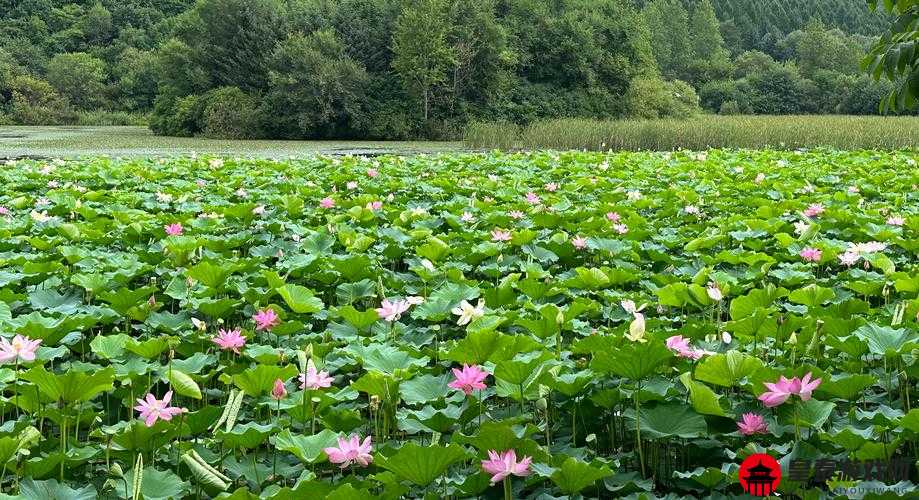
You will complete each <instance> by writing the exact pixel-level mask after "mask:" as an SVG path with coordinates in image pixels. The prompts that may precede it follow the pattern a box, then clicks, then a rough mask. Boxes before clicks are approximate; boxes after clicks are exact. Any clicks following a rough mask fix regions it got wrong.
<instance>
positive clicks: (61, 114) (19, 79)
mask: <svg viewBox="0 0 919 500" xmlns="http://www.w3.org/2000/svg"><path fill="white" fill-rule="evenodd" d="M9 88H10V106H9V108H10V113H9V114H10V116H11V117H12V119H13V120H14V121H15V122H16V123H19V124H22V125H67V124H71V123H73V122H74V121H75V119H76V117H75V115H74V113H73V111H72V110H71V109H70V106H69V104H68V103H67V100H66V99H64V98H63V97H61V96H60V95H58V94H57V93H56V92H55V91H54V89H53V88H52V87H51V84H49V83H48V82H46V81H44V80H40V79H38V78H35V77H32V76H29V75H19V76H15V77H13V78H12V80H11V81H10V83H9Z"/></svg>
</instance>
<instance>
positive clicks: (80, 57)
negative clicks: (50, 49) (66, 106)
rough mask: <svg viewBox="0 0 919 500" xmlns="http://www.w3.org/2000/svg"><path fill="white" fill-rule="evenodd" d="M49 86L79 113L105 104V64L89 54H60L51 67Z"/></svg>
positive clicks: (52, 59) (52, 60)
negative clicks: (80, 110) (79, 110)
mask: <svg viewBox="0 0 919 500" xmlns="http://www.w3.org/2000/svg"><path fill="white" fill-rule="evenodd" d="M47 76H48V83H50V84H51V86H52V87H54V89H55V90H56V91H57V93H58V94H60V95H62V96H64V97H66V98H67V100H69V101H70V103H71V104H73V105H74V106H76V107H77V108H79V109H92V108H93V107H96V106H98V105H100V104H102V103H103V102H104V96H103V95H102V94H103V91H104V89H105V83H104V82H105V77H106V71H105V63H104V62H103V61H101V60H100V59H96V58H95V57H93V56H91V55H89V54H87V53H85V52H74V53H71V54H57V55H56V56H54V57H53V58H51V62H50V63H48V75H47Z"/></svg>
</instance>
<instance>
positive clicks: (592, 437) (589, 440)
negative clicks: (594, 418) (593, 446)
mask: <svg viewBox="0 0 919 500" xmlns="http://www.w3.org/2000/svg"><path fill="white" fill-rule="evenodd" d="M596 440H597V435H596V434H594V433H590V434H588V435H587V437H586V438H584V442H586V443H593V442H594V441H596Z"/></svg>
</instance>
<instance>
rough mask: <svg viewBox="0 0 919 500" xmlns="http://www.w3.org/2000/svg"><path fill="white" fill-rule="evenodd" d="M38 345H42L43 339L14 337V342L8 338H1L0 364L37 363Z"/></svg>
mask: <svg viewBox="0 0 919 500" xmlns="http://www.w3.org/2000/svg"><path fill="white" fill-rule="evenodd" d="M38 344H41V339H38V340H32V339H30V338H29V337H24V336H22V335H16V336H15V337H13V341H12V342H10V341H9V340H8V339H7V338H6V337H0V363H18V362H20V361H35V351H36V350H37V349H38Z"/></svg>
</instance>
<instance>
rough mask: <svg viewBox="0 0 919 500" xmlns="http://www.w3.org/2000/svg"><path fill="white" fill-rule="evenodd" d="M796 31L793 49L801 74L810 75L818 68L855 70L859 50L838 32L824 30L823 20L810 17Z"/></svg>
mask: <svg viewBox="0 0 919 500" xmlns="http://www.w3.org/2000/svg"><path fill="white" fill-rule="evenodd" d="M800 33H801V36H799V37H796V39H795V41H794V50H795V56H796V59H797V61H798V66H799V67H800V68H801V73H803V74H804V75H807V76H812V75H813V74H814V73H815V72H816V71H817V70H821V69H824V70H832V71H836V72H839V73H844V74H852V73H855V72H856V71H858V60H859V58H860V57H861V54H862V50H861V48H860V47H859V46H858V45H857V44H856V43H855V41H854V40H851V39H849V37H846V36H845V35H844V34H843V33H842V32H840V31H838V30H833V31H831V30H828V29H826V26H825V25H824V24H823V22H821V21H820V20H817V19H813V20H811V21H810V22H808V23H807V26H805V28H804V31H802V32H800ZM790 37H791V35H789V38H790Z"/></svg>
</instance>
